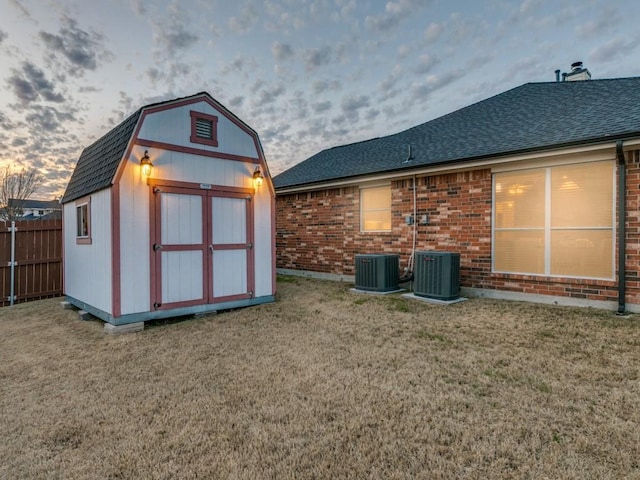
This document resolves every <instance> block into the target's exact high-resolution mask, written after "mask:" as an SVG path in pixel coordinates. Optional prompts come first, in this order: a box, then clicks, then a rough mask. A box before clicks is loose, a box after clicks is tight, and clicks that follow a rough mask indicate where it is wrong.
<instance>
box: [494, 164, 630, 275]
mask: <svg viewBox="0 0 640 480" xmlns="http://www.w3.org/2000/svg"><path fill="white" fill-rule="evenodd" d="M602 162H610V163H611V164H612V166H613V168H612V172H613V174H612V175H611V182H612V191H611V226H610V227H579V228H578V229H581V228H582V229H585V230H601V231H610V232H611V239H612V242H611V252H610V255H611V276H610V277H589V276H580V275H566V274H564V275H559V274H553V273H551V270H552V268H551V263H552V262H551V253H552V252H551V250H552V244H551V243H552V242H551V237H552V233H553V232H554V231H560V230H567V229H570V230H571V229H574V228H571V227H553V226H551V195H552V191H551V176H552V173H551V172H552V169H553V168H555V167H565V166H570V165H589V164H593V163H602ZM527 170H544V171H545V191H544V198H545V205H544V217H545V224H544V227H542V228H541V230H542V231H543V232H544V238H545V246H544V272H543V273H533V272H519V271H507V270H498V269H496V265H495V263H496V232H501V231H509V230H522V229H518V228H497V227H496V206H497V205H496V177H497V176H498V175H500V174H504V173H513V172H526V171H527ZM617 174H618V171H617V164H616V162H615V161H614V160H611V159H598V160H592V161H574V162H566V163H565V162H562V163H553V164H542V165H536V166H531V167H522V168H514V169H500V170H496V171H493V172H492V175H491V272H492V273H497V274H505V275H527V276H536V277H551V278H572V279H583V280H600V281H602V280H607V281H609V280H615V275H616V265H615V260H616V248H617V247H616V245H617V244H616V238H617V237H616V218H617V217H616V208H617V191H616V189H617V181H616V179H617ZM527 229H528V230H535V228H527Z"/></svg>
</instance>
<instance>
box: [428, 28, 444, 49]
mask: <svg viewBox="0 0 640 480" xmlns="http://www.w3.org/2000/svg"><path fill="white" fill-rule="evenodd" d="M443 32H444V26H443V25H442V24H441V23H431V24H429V26H428V27H427V29H426V30H425V31H424V41H425V42H427V45H431V44H432V43H435V42H436V41H437V40H438V39H439V38H440V35H442V33H443Z"/></svg>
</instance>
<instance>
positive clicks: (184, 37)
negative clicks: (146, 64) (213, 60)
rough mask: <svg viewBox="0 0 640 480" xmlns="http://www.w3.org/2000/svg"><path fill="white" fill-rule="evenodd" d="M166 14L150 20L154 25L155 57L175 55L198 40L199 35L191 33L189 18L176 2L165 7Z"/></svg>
mask: <svg viewBox="0 0 640 480" xmlns="http://www.w3.org/2000/svg"><path fill="white" fill-rule="evenodd" d="M167 10H168V11H167V15H166V16H163V17H162V19H161V20H155V21H152V23H153V25H154V35H153V37H154V40H155V42H156V44H157V47H159V48H157V49H156V50H155V51H154V55H155V57H156V58H161V57H175V56H176V55H177V54H178V53H180V52H183V51H185V50H187V49H188V48H189V47H191V46H192V45H194V44H195V43H197V42H198V40H199V39H200V37H199V36H198V35H196V34H195V33H193V28H192V26H191V20H190V18H189V17H188V14H187V12H185V11H184V10H183V9H182V8H180V6H179V5H177V4H171V5H169V7H168V8H167Z"/></svg>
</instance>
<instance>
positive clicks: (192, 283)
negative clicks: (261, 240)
mask: <svg viewBox="0 0 640 480" xmlns="http://www.w3.org/2000/svg"><path fill="white" fill-rule="evenodd" d="M152 208H153V210H154V212H153V219H154V225H152V227H153V228H152V230H153V232H154V233H153V235H152V237H154V238H152V246H151V248H152V254H151V255H152V269H151V270H152V281H151V285H152V292H151V304H152V308H153V309H169V308H177V307H186V306H192V305H199V304H205V303H219V302H224V301H231V300H239V299H246V298H251V297H253V279H254V271H253V269H254V261H253V224H252V221H251V220H252V218H253V215H252V195H251V194H249V193H245V192H229V191H217V190H202V189H187V188H175V187H174V188H170V187H169V188H168V187H155V188H154V189H153V205H152Z"/></svg>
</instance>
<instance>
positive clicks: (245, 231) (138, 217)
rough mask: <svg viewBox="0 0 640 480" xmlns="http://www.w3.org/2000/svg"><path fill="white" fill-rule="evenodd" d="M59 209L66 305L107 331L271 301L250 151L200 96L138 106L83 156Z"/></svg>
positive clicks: (264, 172) (267, 197)
mask: <svg viewBox="0 0 640 480" xmlns="http://www.w3.org/2000/svg"><path fill="white" fill-rule="evenodd" d="M149 170H150V171H149ZM260 183H261V184H260ZM62 203H63V224H64V289H65V295H66V297H67V301H68V302H70V303H71V304H73V305H75V306H77V307H78V308H81V309H83V310H85V311H87V312H89V313H91V314H93V315H95V316H96V317H98V318H101V319H102V320H104V321H105V322H108V324H110V325H112V326H115V327H117V326H122V325H130V324H138V325H143V324H142V323H141V322H144V321H147V320H152V319H158V318H166V317H173V316H181V315H189V314H194V313H204V312H209V311H215V310H224V309H229V308H236V307H244V306H250V305H257V304H261V303H266V302H272V301H273V300H274V296H275V286H276V283H275V194H274V189H273V184H272V182H271V177H270V175H269V170H268V168H267V164H266V162H265V158H264V153H263V151H262V146H261V145H260V140H259V138H258V135H257V133H256V132H255V131H253V130H252V129H251V128H250V127H249V126H247V125H246V124H245V123H244V122H242V121H241V120H240V119H239V118H238V117H236V116H235V115H234V114H232V113H231V112H230V111H229V110H227V109H226V108H225V107H223V106H222V105H221V104H220V103H218V102H217V101H216V100H215V99H213V98H212V97H211V96H210V95H209V94H207V93H204V92H203V93H198V94H196V95H193V96H190V97H186V98H179V99H176V100H171V101H166V102H162V103H157V104H153V105H147V106H145V107H142V108H141V109H140V110H138V111H137V112H135V113H134V114H133V115H131V116H130V117H129V118H127V119H126V120H125V121H123V122H122V123H121V124H120V125H118V126H117V127H115V128H114V129H113V130H111V131H110V132H109V133H107V134H106V135H105V136H104V137H102V138H100V139H99V140H98V141H96V142H95V143H94V144H92V145H90V146H88V147H87V148H85V149H84V151H83V152H82V155H81V156H80V159H79V160H78V163H77V165H76V168H75V170H74V172H73V175H72V176H71V180H70V181H69V185H68V186H67V190H66V192H65V194H64V197H63V199H62Z"/></svg>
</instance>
